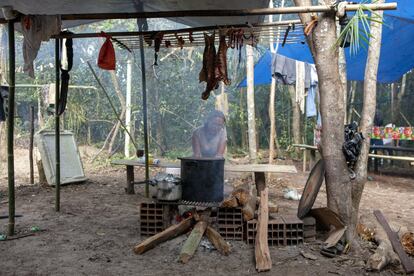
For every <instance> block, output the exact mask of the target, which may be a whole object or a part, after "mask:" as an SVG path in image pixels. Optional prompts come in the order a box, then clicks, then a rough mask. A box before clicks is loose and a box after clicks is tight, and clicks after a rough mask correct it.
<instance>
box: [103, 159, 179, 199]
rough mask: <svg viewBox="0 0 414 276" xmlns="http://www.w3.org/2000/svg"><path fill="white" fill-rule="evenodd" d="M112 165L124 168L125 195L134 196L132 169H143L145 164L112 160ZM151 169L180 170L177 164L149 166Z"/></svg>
mask: <svg viewBox="0 0 414 276" xmlns="http://www.w3.org/2000/svg"><path fill="white" fill-rule="evenodd" d="M111 164H112V165H123V166H126V187H125V192H126V193H127V194H135V189H134V184H135V182H134V167H135V166H138V167H145V163H141V162H138V160H128V159H122V160H121V159H119V160H113V161H112V162H111ZM149 166H150V167H151V168H180V167H181V166H180V164H177V163H160V164H157V165H154V164H149Z"/></svg>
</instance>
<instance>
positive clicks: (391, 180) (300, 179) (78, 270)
mask: <svg viewBox="0 0 414 276" xmlns="http://www.w3.org/2000/svg"><path fill="white" fill-rule="evenodd" d="M88 150H89V149H83V150H81V153H82V155H83V159H84V166H85V170H86V174H87V177H88V179H89V180H88V181H87V182H85V183H82V184H76V185H67V186H64V187H62V191H61V212H59V213H56V212H55V211H54V195H55V191H54V189H53V188H51V187H44V186H40V185H38V184H35V185H28V184H27V183H28V169H27V163H28V161H27V160H26V159H27V158H26V156H27V151H26V150H23V149H18V150H17V151H16V184H17V185H18V186H19V187H18V188H17V190H16V213H17V214H21V215H23V217H20V218H16V222H17V224H16V230H17V232H19V233H25V232H28V231H29V229H30V227H32V226H37V227H39V228H40V229H41V230H42V231H40V232H38V233H37V234H36V235H34V236H30V237H25V238H21V239H17V240H10V241H0V252H1V253H0V275H127V274H136V275H252V274H256V271H255V266H254V250H253V247H252V246H250V245H247V244H245V243H244V242H232V241H230V244H231V246H232V252H231V254H230V255H229V256H221V255H220V254H219V253H218V252H217V251H215V250H211V249H208V248H205V247H200V248H199V249H198V251H197V253H196V255H195V256H194V258H193V259H192V260H190V262H189V263H188V264H185V265H183V264H180V263H178V262H177V257H178V255H179V252H180V249H181V246H182V244H183V243H184V241H185V235H184V236H181V237H178V238H176V239H173V240H171V241H168V242H165V243H163V244H161V245H159V246H158V247H156V248H154V249H153V250H151V251H149V252H147V253H145V254H143V255H135V254H134V253H133V251H132V249H133V247H134V245H136V244H137V243H139V241H141V240H142V238H141V237H140V234H139V208H138V206H139V203H140V202H141V201H142V200H143V196H142V195H143V189H142V187H141V188H138V189H136V190H137V194H136V195H127V194H125V192H124V185H125V177H126V176H125V169H124V168H123V167H110V166H107V165H105V164H102V166H98V167H97V166H96V165H94V166H91V165H90V164H89V163H88V162H85V160H87V159H88V158H90V156H91V155H92V153H91V152H88ZM297 165H298V166H297V168H298V170H300V168H301V167H300V164H299V163H298V164H297ZM2 172H3V174H2V175H1V177H0V215H3V214H7V204H6V201H7V182H6V179H7V178H6V177H5V175H4V170H2ZM135 175H136V178H138V179H139V178H142V177H143V176H144V174H143V171H142V170H139V169H136V171H135ZM244 176H245V175H244ZM242 177H243V175H234V174H232V175H226V178H227V179H228V183H229V184H230V185H238V184H240V183H241V182H243V181H242V180H241V179H242ZM372 177H373V180H372V181H369V182H368V183H367V186H366V188H365V192H364V195H363V199H362V205H361V213H362V214H363V215H369V214H371V213H372V211H373V210H374V209H380V210H382V211H383V213H384V215H385V216H386V218H387V219H388V220H389V221H390V222H391V223H393V224H397V225H405V226H407V227H408V228H409V229H410V230H411V231H412V230H414V220H413V217H414V180H413V177H412V176H411V177H404V178H403V177H396V176H386V175H372ZM306 178H307V173H302V172H299V173H298V174H295V175H276V174H275V175H273V177H272V179H271V180H270V181H269V184H268V185H269V187H270V192H271V193H270V199H271V201H272V202H274V203H277V204H278V205H279V206H280V209H279V212H280V213H281V214H287V213H296V208H297V204H298V202H297V201H292V200H286V199H284V198H283V193H282V189H283V188H284V187H294V188H297V189H298V190H299V191H300V192H301V189H302V188H303V186H304V184H305V182H306ZM36 179H37V178H36ZM325 202H326V199H325V191H324V188H322V190H321V192H320V195H319V196H318V199H317V201H316V203H315V206H324V205H325V204H326V203H325ZM6 230H7V220H4V219H3V220H0V233H6V232H7V231H6ZM320 244H321V242H320V241H317V242H314V243H310V244H309V243H307V244H304V245H300V246H292V247H279V248H274V247H271V249H270V252H271V258H272V261H273V269H272V271H270V272H265V273H261V274H262V275H368V274H369V275H377V273H372V272H367V271H366V270H365V269H364V265H365V264H364V260H366V258H367V256H368V255H369V251H370V250H372V248H370V246H366V247H364V250H363V251H362V252H360V253H358V254H356V255H355V254H349V255H346V256H341V257H337V258H334V259H327V258H325V257H323V256H321V255H320V254H319V248H320V246H321V245H320ZM301 251H304V252H306V253H311V254H313V255H315V256H316V257H317V259H316V260H310V259H306V258H304V257H303V256H302V255H301ZM400 272H401V271H400V268H389V269H387V270H386V271H384V272H382V273H381V275H394V274H398V273H400ZM378 275H379V274H378Z"/></svg>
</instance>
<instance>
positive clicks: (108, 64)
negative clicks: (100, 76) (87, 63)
mask: <svg viewBox="0 0 414 276" xmlns="http://www.w3.org/2000/svg"><path fill="white" fill-rule="evenodd" d="M101 35H102V36H103V37H106V40H105V42H104V44H103V45H102V47H101V50H100V51H99V56H98V66H99V68H101V69H105V70H115V49H114V46H113V45H112V41H111V37H110V36H109V35H107V34H106V33H104V32H101Z"/></svg>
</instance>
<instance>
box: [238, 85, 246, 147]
mask: <svg viewBox="0 0 414 276" xmlns="http://www.w3.org/2000/svg"><path fill="white" fill-rule="evenodd" d="M239 107H240V132H241V141H240V142H241V148H242V149H243V150H244V149H246V145H247V141H246V140H247V139H246V124H245V121H244V92H243V88H240V103H239Z"/></svg>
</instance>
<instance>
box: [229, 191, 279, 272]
mask: <svg viewBox="0 0 414 276" xmlns="http://www.w3.org/2000/svg"><path fill="white" fill-rule="evenodd" d="M255 194H256V193H255V192H254V191H250V192H249V190H248V189H245V188H237V189H235V190H234V191H233V192H232V194H231V195H230V196H229V197H228V198H227V199H225V200H224V201H223V204H222V207H225V208H237V207H240V208H241V210H242V214H243V219H244V221H246V222H247V221H250V220H252V219H254V218H255V216H256V210H257V204H258V205H259V208H258V214H257V226H256V232H257V234H256V238H255V260H256V270H257V271H258V272H261V271H268V270H270V269H271V268H272V260H271V258H270V251H269V246H268V237H267V235H268V222H269V212H272V213H273V212H277V206H274V205H273V206H272V208H271V210H269V198H268V194H269V191H268V188H265V189H263V190H262V191H261V192H260V196H259V197H256V195H255Z"/></svg>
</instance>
